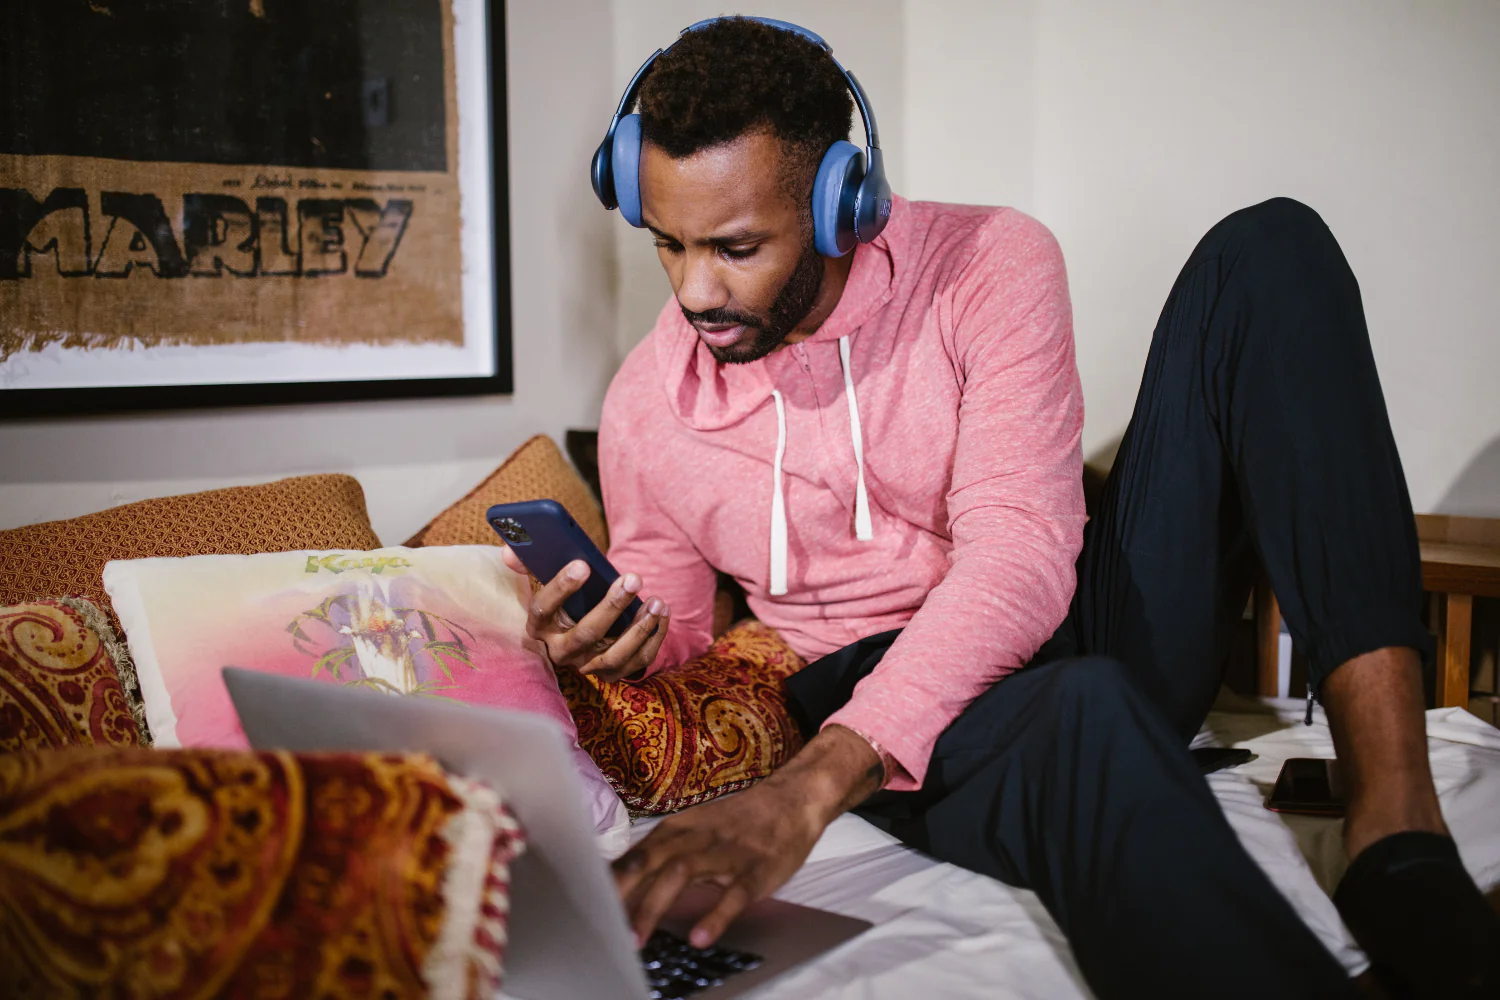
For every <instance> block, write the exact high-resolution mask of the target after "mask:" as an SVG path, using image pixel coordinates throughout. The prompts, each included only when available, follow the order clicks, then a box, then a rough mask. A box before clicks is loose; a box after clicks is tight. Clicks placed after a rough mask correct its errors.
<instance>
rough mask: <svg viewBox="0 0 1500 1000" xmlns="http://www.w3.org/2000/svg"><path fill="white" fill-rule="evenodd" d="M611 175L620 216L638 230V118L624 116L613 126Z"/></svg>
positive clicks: (639, 222) (639, 195)
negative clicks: (613, 139)
mask: <svg viewBox="0 0 1500 1000" xmlns="http://www.w3.org/2000/svg"><path fill="white" fill-rule="evenodd" d="M609 160H610V172H611V174H612V175H613V176H614V181H615V190H614V195H615V201H617V202H618V203H619V206H620V215H621V216H623V217H624V219H625V221H626V222H628V223H630V224H631V225H632V226H634V227H635V228H637V229H640V228H642V227H643V226H645V223H644V222H642V221H641V116H640V115H625V116H624V117H622V118H621V119H620V123H619V124H618V125H616V126H615V141H614V146H613V148H612V149H611V150H610V154H609Z"/></svg>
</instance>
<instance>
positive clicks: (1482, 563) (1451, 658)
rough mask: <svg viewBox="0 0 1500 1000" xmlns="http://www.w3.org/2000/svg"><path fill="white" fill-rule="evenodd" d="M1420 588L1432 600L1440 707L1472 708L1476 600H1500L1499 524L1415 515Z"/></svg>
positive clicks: (1484, 519)
mask: <svg viewBox="0 0 1500 1000" xmlns="http://www.w3.org/2000/svg"><path fill="white" fill-rule="evenodd" d="M1417 540H1418V541H1419V542H1420V543H1421V545H1422V589H1423V590H1426V591H1427V592H1428V593H1429V594H1431V595H1432V601H1433V614H1432V624H1433V626H1434V628H1435V629H1436V630H1437V693H1436V698H1435V700H1436V702H1437V704H1438V706H1439V707H1444V708H1445V707H1447V706H1450V705H1460V706H1463V707H1468V704H1469V637H1470V634H1471V629H1472V628H1473V612H1474V598H1475V597H1500V520H1496V519H1494V518H1487V517H1447V516H1445V515H1441V514H1418V515H1417Z"/></svg>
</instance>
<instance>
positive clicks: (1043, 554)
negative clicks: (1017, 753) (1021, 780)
mask: <svg viewBox="0 0 1500 1000" xmlns="http://www.w3.org/2000/svg"><path fill="white" fill-rule="evenodd" d="M1082 428H1083V398H1082V391H1081V389H1080V387H1079V382H1078V370H1077V366H1076V363H1075V361H1074V356H1073V321H1072V312H1071V309H1070V306H1069V302H1068V288H1067V278H1066V275H1065V273H1064V270H1063V260H1062V254H1061V252H1060V251H1059V249H1058V246H1057V243H1056V241H1055V240H1054V239H1053V238H1052V234H1051V233H1049V232H1048V231H1047V229H1046V228H1045V227H1044V226H1042V225H1041V224H1040V223H1038V222H1036V221H1035V220H1033V219H1031V218H1029V217H1027V216H1026V215H1023V214H1022V213H1020V212H1017V211H1015V210H1014V209H1005V208H981V207H969V206H963V205H943V204H936V203H931V202H908V201H906V200H905V199H902V198H897V199H896V203H895V207H894V210H893V212H892V215H891V221H890V225H889V226H888V227H887V228H886V230H885V232H884V234H882V235H881V236H880V237H879V238H878V239H876V240H875V241H874V242H873V243H871V244H869V245H868V246H862V247H860V248H859V249H857V250H856V251H855V257H854V264H853V268H852V270H851V272H850V275H849V282H848V285H847V286H846V287H845V289H844V294H843V297H842V298H841V299H840V300H839V304H838V306H837V308H835V309H834V312H833V315H832V316H830V317H829V318H828V320H827V322H825V323H824V324H823V326H822V328H821V329H819V330H818V332H817V333H816V334H814V335H813V336H812V337H810V338H808V339H807V340H805V341H803V342H802V343H800V344H795V345H792V346H790V347H787V348H784V349H782V350H779V351H777V352H776V353H774V354H772V355H770V356H769V357H767V358H764V359H762V360H760V361H756V362H752V363H750V364H744V365H721V364H719V363H718V362H716V361H715V360H714V358H713V356H712V355H711V354H710V353H709V351H708V348H707V347H706V346H704V345H703V344H702V342H701V341H700V340H699V338H698V334H697V331H696V330H694V329H693V327H692V326H691V325H690V324H689V323H688V322H687V321H686V320H685V319H683V317H682V313H681V311H680V310H679V309H678V306H677V303H676V301H675V300H673V301H669V302H668V303H667V305H666V307H665V308H663V309H662V312H661V315H660V316H658V317H657V320H656V327H655V328H654V329H653V330H652V331H651V333H650V335H649V336H647V337H646V339H645V340H643V341H642V342H641V343H640V345H639V346H637V347H636V349H635V350H633V351H632V352H631V353H630V356H629V357H628V358H626V360H625V363H624V365H622V366H621V368H620V371H619V373H618V374H616V376H615V378H614V381H613V382H612V383H611V385H610V387H609V393H608V395H607V396H606V398H605V402H604V416H603V420H602V422H601V427H600V437H599V453H600V461H601V475H602V479H603V486H604V504H605V509H606V511H607V514H608V519H609V526H610V535H611V538H612V544H611V547H610V552H609V555H610V559H611V561H612V562H614V564H615V565H616V566H618V567H620V569H621V570H622V571H625V570H630V571H633V572H636V573H639V574H640V575H641V577H642V578H643V579H644V581H645V589H644V593H645V594H650V595H655V596H659V597H661V598H663V599H664V600H666V601H667V602H668V604H669V605H670V606H671V609H672V623H671V628H670V631H669V633H668V636H667V641H666V643H665V644H664V645H663V646H662V650H661V652H660V654H659V655H658V657H657V660H656V663H655V665H654V667H653V670H664V669H671V668H674V667H676V666H678V665H680V664H681V663H683V662H685V661H687V660H689V659H691V658H692V657H694V656H697V655H698V654H700V653H702V652H703V651H704V650H705V649H707V648H708V644H709V641H710V634H709V633H710V628H711V623H712V619H713V599H714V585H715V576H714V570H715V569H719V570H722V571H724V572H726V573H728V574H730V575H731V576H733V577H734V578H735V579H736V580H738V581H739V582H740V584H741V585H742V586H743V587H744V588H745V592H746V593H747V595H748V596H749V603H750V609H751V610H752V611H753V612H754V613H755V615H756V617H758V618H759V619H760V620H761V621H763V622H765V623H766V624H768V625H770V626H772V627H774V628H775V629H777V630H778V631H779V632H780V633H781V634H782V636H784V637H785V638H786V640H787V641H788V642H789V643H790V644H791V645H792V647H793V648H794V649H796V650H797V652H798V653H799V654H800V655H801V656H802V657H803V658H804V659H807V660H812V659H815V658H816V657H819V656H822V655H824V654H827V653H830V652H832V651H833V650H835V649H838V648H839V647H841V646H845V645H847V644H849V643H851V642H854V641H856V640H858V639H861V638H863V637H865V636H868V635H873V634H875V633H877V632H882V631H885V630H887V629H892V628H898V627H903V626H904V627H905V631H904V632H903V633H902V634H901V636H900V638H898V639H897V640H896V642H895V644H894V645H893V646H892V647H891V649H890V651H889V652H888V653H887V654H886V656H885V658H884V660H883V661H882V662H881V663H880V665H879V667H878V668H877V669H876V670H875V671H874V673H872V674H871V675H870V676H869V677H867V678H866V679H865V680H864V681H863V682H862V683H861V684H860V685H859V687H858V688H857V689H856V690H855V693H854V697H853V699H852V700H851V701H850V702H849V704H848V705H847V706H845V707H844V708H843V709H841V710H840V711H838V712H837V713H835V714H834V716H833V717H832V718H831V719H829V720H828V723H829V724H833V723H839V724H842V725H845V726H848V727H850V728H852V729H854V730H856V731H858V732H859V733H861V734H863V735H864V736H865V737H866V738H868V739H872V740H874V741H875V742H877V743H879V744H880V745H881V746H883V747H884V748H885V749H886V750H887V751H889V753H890V754H891V755H892V756H893V757H894V758H895V760H896V761H897V762H898V763H899V764H900V765H901V768H900V769H898V770H897V773H896V774H895V775H894V777H893V778H892V779H891V781H890V782H889V785H888V787H891V788H894V789H898V790H910V789H915V788H917V787H920V785H921V782H922V778H923V775H924V774H925V773H926V770H927V764H928V760H929V758H930V757H931V755H932V747H933V744H934V743H935V742H936V740H937V738H938V735H939V734H940V733H941V732H942V731H943V730H944V729H945V728H946V727H947V726H948V724H949V723H950V722H952V721H953V719H954V718H955V717H956V716H957V715H958V714H959V713H960V712H962V711H963V709H964V708H965V706H967V705H968V704H969V703H970V702H971V701H973V700H974V699H975V698H976V697H978V696H979V695H980V694H981V693H982V692H984V690H985V689H987V688H988V687H989V686H990V685H992V684H994V683H995V682H996V681H998V680H999V679H1000V678H1002V677H1004V676H1005V675H1006V674H1008V673H1010V672H1011V671H1013V670H1016V669H1018V668H1019V667H1021V666H1022V665H1023V664H1025V663H1026V662H1027V661H1028V660H1029V659H1030V658H1031V656H1032V655H1033V654H1034V653H1035V652H1036V650H1037V648H1038V647H1039V646H1040V645H1041V644H1042V643H1043V642H1044V641H1045V640H1046V639H1047V638H1048V637H1049V636H1050V635H1051V634H1052V632H1053V631H1054V630H1055V629H1056V628H1057V626H1058V624H1059V623H1061V621H1062V619H1063V617H1064V615H1065V614H1066V613H1067V609H1068V602H1069V601H1070V600H1071V599H1072V596H1073V589H1074V585H1075V579H1074V570H1073V563H1074V560H1075V559H1076V557H1077V555H1078V551H1079V548H1080V546H1081V545H1082V538H1083V522H1084V513H1083V489H1082V485H1081V472H1082V457H1081V452H1080V450H1079V436H1080V433H1081V431H1082ZM903 770H904V773H902V771H903Z"/></svg>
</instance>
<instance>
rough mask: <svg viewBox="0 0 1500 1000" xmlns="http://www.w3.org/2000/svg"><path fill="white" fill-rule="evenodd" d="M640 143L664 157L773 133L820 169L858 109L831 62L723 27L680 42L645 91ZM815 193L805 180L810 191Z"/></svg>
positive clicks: (763, 32)
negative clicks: (659, 150)
mask: <svg viewBox="0 0 1500 1000" xmlns="http://www.w3.org/2000/svg"><path fill="white" fill-rule="evenodd" d="M640 113H641V134H642V137H643V138H644V139H645V140H646V141H647V142H652V143H655V144H656V145H658V146H660V147H661V148H662V149H663V150H664V151H665V152H666V153H667V155H668V156H671V157H673V158H674V159H681V158H682V157H685V156H690V155H692V154H693V153H696V152H698V151H699V150H701V149H707V148H709V147H711V146H717V145H719V144H721V143H726V142H732V141H734V140H735V139H738V138H739V137H740V136H742V135H746V134H748V133H753V132H760V131H764V132H769V133H770V134H771V135H773V136H775V137H776V138H778V139H780V140H782V141H783V142H785V143H787V144H788V145H789V146H791V147H792V149H791V153H792V155H793V157H794V159H795V160H796V161H797V165H798V166H804V165H807V164H809V163H810V165H811V168H812V169H816V167H817V164H818V162H819V160H821V158H822V156H823V153H824V152H826V151H827V149H828V147H829V146H832V145H833V144H834V143H835V142H837V141H838V140H840V139H847V138H848V137H849V129H850V127H851V125H852V124H853V121H854V99H853V97H852V96H851V95H850V93H849V88H848V86H847V85H846V84H845V82H844V76H843V74H842V73H840V72H839V68H838V66H837V64H835V63H834V61H833V57H832V56H831V55H829V54H828V53H827V52H825V51H823V50H822V49H821V48H819V47H818V46H817V45H814V44H813V43H812V42H810V41H809V40H807V39H806V38H804V37H802V36H801V35H798V34H796V33H795V32H791V31H786V30H784V29H782V28H774V27H772V26H770V25H768V24H762V23H760V22H759V21H753V20H750V19H749V18H744V17H728V18H722V19H720V20H718V21H716V22H714V23H713V24H709V25H706V26H704V27H702V28H699V29H698V30H696V31H691V32H688V33H687V34H686V35H683V36H682V37H681V38H680V39H678V41H677V44H676V45H674V46H673V47H672V49H671V50H670V51H668V52H666V53H665V54H663V55H662V56H661V57H660V58H658V59H657V60H656V64H655V65H654V66H652V67H651V72H650V74H649V75H648V76H647V77H646V81H645V84H644V85H643V86H642V88H641V96H640ZM806 182H807V183H808V184H809V186H810V185H811V177H808V178H807V181H806Z"/></svg>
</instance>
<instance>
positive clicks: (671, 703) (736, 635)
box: [558, 621, 803, 814]
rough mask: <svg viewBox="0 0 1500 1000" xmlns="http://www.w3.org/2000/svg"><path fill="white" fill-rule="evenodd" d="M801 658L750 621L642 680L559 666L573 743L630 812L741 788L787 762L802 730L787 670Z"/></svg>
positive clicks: (673, 806) (661, 809) (681, 805)
mask: <svg viewBox="0 0 1500 1000" xmlns="http://www.w3.org/2000/svg"><path fill="white" fill-rule="evenodd" d="M802 667H803V663H802V660H801V659H800V658H799V657H798V656H797V654H796V653H794V652H793V651H792V648H791V647H790V646H788V645H787V644H786V642H785V641H784V640H782V638H781V636H779V635H777V633H776V631H775V629H772V628H770V627H769V626H767V625H763V624H761V623H760V622H757V621H747V622H742V623H741V624H739V625H737V626H735V627H734V628H731V629H730V630H729V631H728V632H725V633H724V634H723V635H722V636H720V637H719V638H718V639H717V640H716V641H715V642H714V644H713V646H711V647H710V648H709V650H708V652H707V653H705V654H703V655H702V656H700V657H699V658H698V659H696V660H692V661H690V662H688V663H685V664H683V665H682V666H681V667H679V668H677V669H676V670H672V671H670V672H664V673H659V674H654V675H652V676H651V677H648V678H647V679H646V680H644V681H640V682H639V683H634V684H631V683H626V682H620V683H613V684H612V683H608V682H603V681H598V680H595V679H594V678H583V677H580V676H578V674H576V673H574V672H573V671H571V670H559V671H558V683H559V684H560V685H561V687H562V691H563V694H564V696H566V697H567V699H568V705H569V708H570V709H571V710H572V712H573V721H574V722H575V723H576V724H577V726H578V741H579V744H580V745H581V746H582V747H583V748H584V749H585V750H587V751H588V752H589V756H591V757H593V758H594V763H596V764H598V765H599V770H601V771H603V772H604V776H605V778H607V779H608V780H609V783H610V784H611V785H613V786H614V788H615V791H616V792H618V793H619V795H620V798H621V799H622V800H624V802H625V804H626V805H627V806H628V807H629V808H630V809H631V811H632V812H634V813H636V814H655V813H667V812H674V811H676V810H678V809H686V808H687V807H688V806H692V805H697V804H698V803H700V802H707V801H708V800H709V799H713V798H717V797H719V796H720V795H725V794H728V793H729V792H734V791H739V790H740V789H742V788H746V787H748V786H749V785H751V784H752V783H754V782H755V781H756V780H757V779H759V778H764V777H765V776H766V775H768V774H770V773H771V772H772V771H774V770H775V769H776V768H777V767H779V766H781V765H782V764H784V763H786V761H788V760H789V759H791V756H792V755H793V754H794V753H796V752H797V751H798V750H799V749H801V747H802V735H801V733H800V731H799V730H798V728H797V724H796V722H794V721H793V720H792V717H791V716H790V714H788V712H787V708H786V679H787V678H788V677H790V676H791V675H792V674H794V673H796V672H797V671H798V670H801V669H802Z"/></svg>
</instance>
